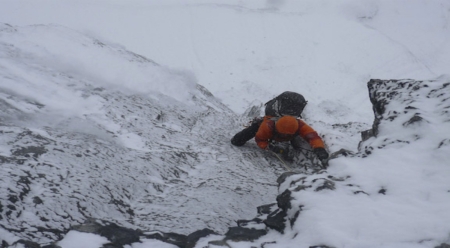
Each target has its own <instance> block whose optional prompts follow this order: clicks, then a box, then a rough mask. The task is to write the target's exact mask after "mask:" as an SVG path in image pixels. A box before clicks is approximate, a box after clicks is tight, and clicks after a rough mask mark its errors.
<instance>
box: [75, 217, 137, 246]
mask: <svg viewBox="0 0 450 248" xmlns="http://www.w3.org/2000/svg"><path fill="white" fill-rule="evenodd" d="M72 230H75V231H79V232H87V233H93V234H97V235H100V236H103V237H105V238H107V239H108V240H109V241H110V242H111V244H112V245H119V247H122V246H124V245H129V244H132V243H136V242H139V238H140V236H142V235H143V233H142V232H141V231H139V230H132V229H129V228H125V227H120V226H118V225H116V224H114V223H110V222H105V224H104V225H103V224H100V223H98V222H96V221H95V220H93V219H90V220H87V221H86V222H85V223H84V224H82V225H79V226H74V227H73V228H72Z"/></svg>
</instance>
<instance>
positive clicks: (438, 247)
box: [434, 243, 450, 248]
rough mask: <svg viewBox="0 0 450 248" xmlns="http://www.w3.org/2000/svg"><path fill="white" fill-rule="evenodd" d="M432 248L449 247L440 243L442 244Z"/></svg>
mask: <svg viewBox="0 0 450 248" xmlns="http://www.w3.org/2000/svg"><path fill="white" fill-rule="evenodd" d="M434 248H450V245H449V244H446V243H442V244H440V245H438V246H436V247H434Z"/></svg>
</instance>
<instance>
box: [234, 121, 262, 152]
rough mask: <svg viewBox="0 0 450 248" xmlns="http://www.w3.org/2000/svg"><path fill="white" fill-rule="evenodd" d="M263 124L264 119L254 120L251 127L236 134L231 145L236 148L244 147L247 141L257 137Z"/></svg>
mask: <svg viewBox="0 0 450 248" xmlns="http://www.w3.org/2000/svg"><path fill="white" fill-rule="evenodd" d="M261 123H262V118H255V119H253V121H252V123H251V124H250V126H249V127H246V128H244V129H243V130H242V131H240V132H239V133H237V134H235V135H234V136H233V138H231V144H233V145H235V146H243V145H244V144H245V143H246V142H247V141H249V140H251V139H252V138H254V137H255V135H256V132H258V129H259V126H260V125H261Z"/></svg>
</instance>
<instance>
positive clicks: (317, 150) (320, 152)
mask: <svg viewBox="0 0 450 248" xmlns="http://www.w3.org/2000/svg"><path fill="white" fill-rule="evenodd" d="M314 153H315V154H316V156H317V157H318V158H319V159H320V160H325V159H327V158H328V152H327V151H326V150H325V148H322V147H318V148H314Z"/></svg>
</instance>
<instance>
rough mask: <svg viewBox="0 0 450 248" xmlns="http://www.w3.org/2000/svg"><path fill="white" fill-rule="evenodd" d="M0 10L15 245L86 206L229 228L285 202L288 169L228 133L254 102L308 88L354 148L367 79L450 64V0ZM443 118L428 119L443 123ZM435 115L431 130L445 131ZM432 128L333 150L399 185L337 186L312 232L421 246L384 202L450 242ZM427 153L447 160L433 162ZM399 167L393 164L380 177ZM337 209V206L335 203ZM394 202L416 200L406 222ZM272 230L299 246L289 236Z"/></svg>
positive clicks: (305, 233) (163, 222)
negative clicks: (358, 205)
mask: <svg viewBox="0 0 450 248" xmlns="http://www.w3.org/2000/svg"><path fill="white" fill-rule="evenodd" d="M80 16H82V17H83V18H80ZM0 23H2V24H1V29H0V63H1V64H0V73H1V77H0V89H1V94H0V97H1V100H2V101H1V106H2V107H1V114H2V115H1V123H2V125H1V128H2V139H1V147H0V156H1V161H2V175H5V176H2V177H1V180H2V185H3V186H2V189H1V190H2V192H1V199H0V200H1V202H2V205H1V206H2V207H1V209H2V218H1V220H0V223H1V225H2V228H3V230H1V231H0V236H2V239H5V240H7V242H9V243H11V242H13V241H15V240H17V239H18V238H19V237H23V238H30V239H33V240H35V241H39V242H41V243H45V242H49V241H50V240H55V239H56V238H59V237H60V236H59V234H60V233H61V232H62V231H65V230H67V228H69V225H71V224H74V223H80V222H82V221H83V220H84V219H86V218H87V217H88V216H93V217H99V218H104V219H106V220H112V221H115V222H118V223H120V224H122V225H124V226H127V227H132V228H137V227H140V228H143V229H145V230H149V229H160V230H162V231H177V232H180V233H189V232H191V231H193V230H197V229H199V228H203V227H205V226H206V227H210V228H212V229H214V230H218V231H220V232H223V231H224V230H225V229H226V227H227V226H229V225H230V224H232V223H233V222H234V221H235V220H236V219H240V218H244V217H248V216H253V215H254V207H255V206H258V205H261V204H264V203H270V202H273V201H274V197H275V196H276V194H277V189H276V183H275V179H276V177H277V176H278V175H280V173H281V172H282V168H281V166H280V165H279V163H278V161H277V160H276V158H274V157H270V156H268V157H267V156H265V155H264V153H262V152H261V151H259V150H257V149H255V146H254V144H252V143H250V142H249V144H248V145H246V146H245V147H242V148H234V147H231V146H230V144H229V138H230V137H231V136H232V135H233V134H234V133H235V132H237V131H239V130H240V129H241V128H242V125H243V124H244V123H245V122H246V121H247V119H248V118H246V117H245V116H241V115H240V114H242V113H244V111H245V110H247V109H248V108H249V107H250V106H251V105H253V104H256V105H257V104H261V103H264V102H265V101H267V100H269V99H270V98H271V97H272V96H274V95H276V94H279V93H280V92H282V91H285V90H292V91H297V92H300V93H302V94H304V95H305V97H306V98H307V99H308V100H309V104H308V107H307V108H306V111H305V117H306V120H307V122H308V123H310V124H312V126H313V127H314V128H316V129H317V130H318V131H319V133H320V134H321V135H322V136H323V137H324V139H325V141H326V142H327V144H328V146H329V149H330V151H332V152H334V151H337V150H339V149H341V148H346V149H349V150H352V151H356V147H357V145H358V142H359V140H360V137H359V133H360V132H361V131H363V130H366V129H368V128H369V127H370V125H371V124H372V120H373V112H372V111H371V108H372V106H371V104H370V101H369V97H368V93H367V87H366V83H367V81H369V79H371V78H383V79H390V78H393V79H398V78H413V79H433V78H437V77H439V76H440V75H441V74H448V68H450V67H449V66H450V42H448V41H449V36H450V32H448V30H449V25H450V3H449V2H448V1H445V0H436V1H427V0H412V1H411V0H409V1H401V0H396V1H355V0H339V1H326V0H320V1H316V0H306V1H288V0H284V1H283V0H280V1H275V0H268V1H238V0H236V1H200V0H196V1H172V0H170V1H164V2H162V1H143V0H132V1H119V0H115V1H103V0H100V1H95V2H92V1H87V0H82V1H55V0H46V1H39V2H36V1H30V0H18V1H8V0H6V1H2V8H0ZM30 25H31V26H30ZM130 51H132V52H130ZM174 68H175V69H174ZM199 85H202V86H205V87H206V88H207V90H205V89H204V88H203V87H202V86H199ZM208 90H209V91H211V92H212V93H213V94H214V96H217V97H218V99H216V98H214V97H213V96H211V95H210V94H209V93H208ZM418 101H419V102H420V101H421V100H420V99H419V100H418ZM222 102H223V103H224V104H225V105H223V104H222ZM426 106H427V110H426V111H431V110H433V109H434V108H435V107H436V105H435V104H431V103H429V104H427V105H426ZM424 111H425V110H424ZM426 111H425V112H426ZM233 112H234V113H233ZM236 113H237V114H236ZM426 115H427V114H425V116H426ZM436 116H437V115H435V114H433V115H432V116H431V117H430V122H431V123H434V124H435V122H439V121H440V120H439V121H438V120H437V119H435V118H437V117H436ZM443 116H445V115H443ZM439 125H440V124H439ZM400 127H401V128H400V129H398V130H403V129H402V128H403V126H400ZM427 127H428V128H430V129H432V130H434V132H435V133H433V135H434V136H433V137H438V136H440V135H441V134H442V133H446V130H447V129H446V128H447V126H445V125H443V126H439V128H435V127H434V126H430V127H429V126H427ZM395 128H397V127H395ZM396 130H397V129H396ZM380 131H382V130H380ZM399 132H400V133H399V135H400V136H402V138H403V136H408V137H409V136H410V134H411V132H405V133H403V132H401V131H399ZM385 135H387V136H389V134H388V133H385ZM409 138H410V137H409ZM443 138H444V141H442V142H443V144H447V141H445V136H443ZM434 141H437V139H433V142H434ZM377 142H379V141H377ZM427 142H428V141H427ZM427 142H425V143H422V141H421V142H416V143H413V144H412V145H411V146H408V147H409V148H405V147H403V146H398V147H397V146H394V147H393V148H390V149H389V150H388V152H385V151H384V150H383V151H382V152H378V151H375V152H374V153H375V154H372V155H371V157H372V158H371V160H370V161H373V162H370V163H368V162H367V163H368V164H366V165H365V166H364V167H362V166H359V165H360V164H363V162H361V163H359V161H358V158H355V159H354V160H352V161H353V162H349V161H347V160H345V159H343V158H340V159H338V160H335V161H331V162H330V165H331V167H330V171H329V173H336V174H340V173H341V174H342V176H344V175H351V180H352V183H356V184H357V185H362V187H365V188H366V191H370V192H372V191H373V192H375V191H376V190H379V186H384V185H388V184H390V185H391V186H392V188H394V189H395V190H398V192H396V193H395V194H394V196H395V197H392V196H388V197H387V198H388V199H389V201H386V202H385V205H382V209H381V210H378V209H373V208H374V206H377V205H371V204H372V201H371V199H369V200H367V199H365V200H364V202H365V203H367V204H363V205H364V206H366V207H367V208H364V209H363V210H364V211H369V210H373V212H372V213H375V215H370V217H371V218H372V219H370V218H364V217H363V216H367V215H364V214H359V215H358V214H354V213H355V211H353V210H354V209H353V210H352V209H351V208H350V209H347V208H346V207H347V206H348V202H346V201H345V199H347V198H346V196H347V194H348V193H349V191H345V190H343V191H339V192H340V194H338V197H336V198H332V197H331V198H330V199H335V200H336V201H337V203H338V204H337V205H336V206H335V207H328V208H327V205H324V204H322V203H323V201H325V202H326V201H327V200H326V199H327V198H326V197H324V198H323V199H319V200H315V198H314V197H315V196H312V198H314V199H312V200H311V202H312V203H314V202H315V203H314V204H315V205H317V206H319V205H320V206H319V208H318V210H320V209H321V210H323V211H320V212H317V211H318V210H316V212H315V213H314V210H312V214H310V215H307V216H305V218H306V219H307V218H313V220H311V219H309V221H307V222H306V223H312V222H314V223H317V225H315V226H314V228H311V225H307V226H303V225H301V224H299V226H298V228H297V229H296V230H302V234H301V235H300V236H301V237H302V240H307V241H308V242H311V243H314V242H313V241H317V240H318V239H319V238H320V237H323V236H320V237H319V234H320V233H323V232H325V231H326V230H328V229H327V228H326V226H327V225H328V226H331V227H334V229H332V231H330V232H327V234H328V233H333V234H334V236H328V237H327V238H328V239H329V241H330V242H329V243H330V244H332V245H334V246H338V247H344V246H346V245H347V246H348V245H350V246H351V245H355V246H358V245H362V243H358V242H359V241H358V240H363V239H364V237H368V236H370V235H371V234H373V233H376V234H377V235H378V236H377V235H375V236H377V237H380V238H379V239H381V240H385V243H377V241H376V240H372V239H366V240H367V243H364V244H363V245H364V246H367V247H383V246H384V247H389V245H391V246H395V247H401V245H405V246H408V245H411V242H407V243H405V244H399V243H396V242H397V241H396V240H395V238H393V237H392V235H394V234H392V233H389V232H384V231H382V230H381V229H382V228H384V227H385V226H383V225H384V224H383V225H381V224H380V222H377V221H376V220H377V219H376V213H377V211H381V212H383V211H387V210H393V211H394V212H389V211H388V213H390V214H388V215H387V216H386V217H385V218H384V219H383V218H381V219H380V220H387V221H392V222H389V223H385V224H386V225H390V224H392V226H394V227H395V229H396V230H399V229H401V230H404V231H402V232H400V233H401V235H400V237H402V238H403V240H405V239H408V237H409V236H408V235H414V234H423V233H425V234H429V235H428V237H430V238H426V237H425V241H424V242H422V243H421V244H419V245H422V246H423V247H433V245H435V244H436V242H438V241H442V242H448V241H446V240H445V239H444V238H443V237H444V236H445V232H446V230H448V226H447V225H445V224H442V223H437V224H435V222H433V220H436V219H438V218H439V217H441V218H442V219H443V220H445V219H446V218H447V215H446V214H445V211H442V212H440V210H436V209H435V208H434V207H435V206H434V205H433V204H434V203H436V201H439V202H440V203H442V204H443V205H437V206H446V205H445V204H447V201H446V198H445V196H444V194H442V191H439V192H440V193H439V194H435V193H432V192H433V191H432V190H431V189H430V188H439V190H441V189H442V188H445V187H447V184H446V182H445V175H446V174H448V173H447V171H446V168H445V167H442V165H445V164H448V161H449V157H448V155H447V153H445V152H442V149H441V150H438V151H439V152H438V153H436V152H435V150H433V149H431V148H430V147H432V145H434V143H435V142H434V143H433V142H429V143H427ZM381 143H382V142H381ZM428 145H430V146H428ZM375 146H376V145H374V147H375ZM86 147H88V149H86ZM420 147H429V148H427V149H428V150H427V152H426V153H425V152H422V151H421V150H420V149H419V148H420ZM441 147H445V146H441ZM444 151H446V150H444ZM91 154H95V156H93V155H91ZM408 154H415V155H417V156H416V157H410V156H409V155H408ZM397 156H399V157H401V158H402V160H401V161H404V162H401V163H398V164H397V162H395V163H396V165H397V166H395V168H396V169H395V171H392V166H390V165H391V164H392V163H393V162H392V161H391V160H389V159H391V157H393V158H395V159H396V158H397ZM167 157H169V159H167ZM369 157H370V156H369ZM68 161H70V163H68ZM149 161H150V162H149ZM366 161H367V159H366V160H364V164H365V163H366ZM395 161H398V160H395ZM430 161H433V162H432V164H433V163H436V167H430V168H428V167H427V168H426V169H424V168H423V167H421V165H422V164H429V163H430ZM371 163H374V164H377V165H378V164H382V165H383V166H381V167H377V166H373V164H371ZM149 164H151V166H149ZM410 164H413V166H412V168H410V166H409V165H410ZM86 165H89V166H86ZM92 165H96V166H92ZM371 165H372V166H371ZM362 168H364V169H362ZM367 168H369V169H367ZM387 171H389V172H391V173H392V176H390V177H387V178H384V177H385V175H386V174H387ZM75 172H76V173H75ZM405 174H406V175H407V176H408V177H407V179H403V176H404V175H405ZM6 175H7V176H6ZM44 175H46V176H44ZM250 175H251V176H250ZM439 175H443V177H440V176H439ZM394 177H395V178H396V179H397V178H402V180H400V181H399V182H397V181H395V180H394V179H393V178H394ZM25 178H31V179H33V180H29V179H28V181H27V180H25ZM100 179H102V180H101V181H99V180H100ZM103 179H105V180H104V181H103ZM353 180H355V181H353ZM80 182H84V183H82V184H80ZM100 182H101V183H100ZM255 185H257V186H255ZM406 185H416V186H417V188H416V187H415V188H414V189H416V190H417V191H419V192H422V193H417V191H414V189H409V188H408V187H407V186H406ZM422 187H423V188H424V189H422ZM130 189H133V194H131V193H130ZM367 189H369V190H367ZM413 191H414V192H413ZM68 192H70V193H69V194H68ZM370 192H369V193H370ZM403 193H405V194H406V195H405V196H404V197H403V196H402V194H403ZM205 195H208V196H211V195H212V196H213V197H205ZM325 196H326V195H325ZM430 197H431V200H430V201H429V200H427V199H430ZM433 197H434V198H433ZM369 198H370V197H369ZM394 198H395V199H394ZM167 199H170V201H169V202H167ZM352 199H353V198H352ZM384 199H386V198H384ZM377 200H378V199H377ZM380 201H385V200H380ZM41 202H42V203H41ZM61 202H62V203H64V204H61ZM77 202H88V203H86V204H85V205H79V206H78V205H77V204H76V203H77ZM408 204H409V205H414V207H411V208H409V207H406V206H407V205H408ZM55 205H61V206H60V207H59V208H55V207H54V206H55ZM369 205H370V206H369ZM416 205H418V207H416ZM74 206H76V207H74ZM339 207H340V208H339ZM405 207H406V208H407V211H404V208H405ZM335 208H339V209H337V210H336V209H335ZM36 209H38V210H39V211H35V210H36ZM211 209H212V210H211ZM424 209H434V210H436V211H435V213H433V214H431V215H429V214H428V212H426V211H424ZM325 210H327V211H331V210H333V211H332V212H326V211H325ZM427 211H428V210H427ZM335 212H342V213H343V214H342V215H339V216H337V215H336V216H335V215H333V216H329V215H330V214H334V213H335ZM310 213H311V212H310ZM356 213H358V212H357V211H356ZM365 213H367V212H365ZM394 213H398V214H403V213H405V214H404V215H403V216H404V217H403V220H402V221H397V220H396V219H395V217H396V216H397V215H395V214H394ZM424 213H425V214H424ZM440 213H442V215H440ZM422 214H423V215H422ZM418 215H421V216H424V217H421V219H420V220H419V221H418V222H415V223H422V224H424V225H420V227H413V226H412V224H411V223H410V222H408V221H407V220H408V219H412V218H416V216H418ZM218 216H221V218H219V217H218ZM344 217H345V218H344ZM389 217H392V218H389ZM371 220H374V222H373V224H367V223H368V222H370V221H371ZM317 221H319V222H317ZM342 222H344V223H346V224H345V225H344V224H342ZM299 223H301V222H299ZM370 223H372V222H370ZM366 224H367V226H366ZM423 226H425V227H428V230H434V231H435V232H434V233H429V231H426V232H425V231H423V230H422V227H423ZM22 228H24V229H23V230H26V232H23V230H22ZM365 228H367V229H365ZM336 229H337V230H341V231H340V232H337V231H336V232H334V231H335V230H336ZM411 229H414V231H413V232H410V230H411ZM438 229H439V231H436V230H438ZM36 230H41V231H42V230H44V232H37V233H36V232H35V231H36ZM380 230H381V231H380ZM387 230H391V229H390V228H387ZM315 231H317V232H315ZM447 232H448V231H447ZM43 233H44V234H45V235H47V236H45V235H43ZM3 236H4V237H3ZM394 236H395V235H394ZM425 236H427V235H425ZM277 237H278V238H279V240H286V242H287V243H286V244H289V245H290V243H289V242H290V241H289V240H291V238H290V237H287V236H277ZM358 237H359V238H360V239H359V238H358ZM417 237H420V235H417ZM303 238H305V239H303ZM314 239H316V240H314ZM432 239H434V240H432ZM352 240H353V241H352ZM411 240H413V241H414V242H415V241H416V240H415V239H411ZM426 240H432V241H429V242H428V241H426ZM297 241H298V240H297ZM297 241H296V242H297ZM322 241H323V240H322ZM97 242H99V241H98V240H97V241H95V243H97ZM149 242H150V241H149ZM414 244H415V245H417V243H414ZM236 245H237V246H239V244H236ZM274 246H275V247H276V245H274ZM409 247H410V246H409Z"/></svg>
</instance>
